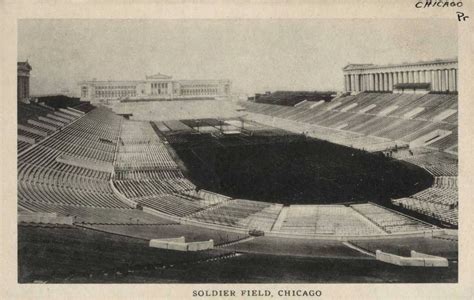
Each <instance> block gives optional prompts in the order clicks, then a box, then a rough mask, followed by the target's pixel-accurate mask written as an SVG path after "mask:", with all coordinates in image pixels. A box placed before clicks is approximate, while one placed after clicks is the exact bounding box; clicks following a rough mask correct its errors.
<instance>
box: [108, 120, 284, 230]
mask: <svg viewBox="0 0 474 300" xmlns="http://www.w3.org/2000/svg"><path fill="white" fill-rule="evenodd" d="M168 123H169V122H168ZM114 184H115V186H116V187H117V189H118V190H119V191H120V192H121V193H122V194H124V195H125V196H126V197H127V198H129V199H131V200H133V201H135V202H137V203H138V204H140V205H141V206H143V207H148V208H152V209H154V210H156V211H159V212H161V213H164V214H167V215H171V216H175V217H180V218H189V219H192V220H194V221H201V222H205V223H212V224H218V225H225V226H232V227H239V228H252V229H261V230H269V229H271V226H272V225H273V222H274V221H275V219H276V217H277V216H278V212H279V209H280V208H281V205H277V204H271V203H263V202H257V201H249V200H231V199H230V198H228V197H225V196H222V195H219V194H214V193H209V192H205V191H197V190H196V186H194V184H193V183H192V182H190V181H189V180H188V179H186V178H185V177H184V175H183V173H182V172H181V170H180V169H179V168H178V166H177V165H176V163H175V162H174V160H173V158H172V157H171V155H170V154H169V152H168V150H167V149H166V146H165V144H164V143H163V142H162V141H161V140H160V138H159V137H158V135H157V134H156V133H155V131H154V129H153V127H152V126H151V124H150V123H148V122H138V121H124V122H123V124H122V130H121V137H120V142H119V147H118V153H117V159H116V162H115V177H114Z"/></svg>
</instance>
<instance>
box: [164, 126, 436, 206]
mask: <svg viewBox="0 0 474 300" xmlns="http://www.w3.org/2000/svg"><path fill="white" fill-rule="evenodd" d="M169 142H170V145H171V146H172V147H173V149H174V151H175V152H176V154H177V155H178V157H179V159H180V160H181V161H182V163H183V164H184V166H185V168H186V170H185V172H186V173H187V176H188V178H189V179H191V180H192V181H193V183H194V184H195V185H196V186H197V187H198V188H200V189H206V190H209V191H213V192H216V193H221V194H224V195H227V196H230V197H233V198H241V199H251V200H257V201H265V202H276V203H282V204H285V205H290V204H331V203H346V202H361V201H371V202H375V203H379V204H383V205H390V199H395V198H401V197H406V196H409V195H412V194H414V193H417V192H419V191H421V190H423V189H426V188H428V187H430V186H431V185H432V183H433V177H432V175H431V174H430V173H428V172H427V171H426V170H424V169H422V168H420V167H418V166H415V165H412V164H409V163H406V162H403V161H398V160H395V159H392V158H388V157H385V156H384V155H382V154H381V153H368V152H365V151H362V150H357V149H353V148H349V147H345V146H340V145H337V144H333V143H329V142H326V141H321V140H317V139H311V138H304V137H302V136H300V135H291V134H290V135H286V136H281V135H279V136H275V137H273V138H269V136H268V135H266V136H264V137H263V136H259V135H258V134H255V135H252V136H244V135H240V136H232V137H225V136H224V137H215V136H212V135H209V134H198V135H196V134H194V135H185V134H183V135H179V138H176V136H174V138H172V139H169Z"/></svg>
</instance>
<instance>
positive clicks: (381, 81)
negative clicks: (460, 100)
mask: <svg viewBox="0 0 474 300" xmlns="http://www.w3.org/2000/svg"><path fill="white" fill-rule="evenodd" d="M343 72H344V90H345V91H346V92H352V93H358V92H363V91H387V92H391V91H393V90H397V91H398V90H400V89H399V88H398V87H397V85H398V84H403V85H405V84H423V83H428V84H429V85H428V89H429V91H435V92H457V90H458V60H457V59H446V60H434V61H425V62H415V63H403V64H397V65H373V64H349V65H347V66H346V67H345V68H344V69H343ZM403 85H402V86H403ZM413 86H417V85H413ZM421 86H426V85H420V87H421Z"/></svg>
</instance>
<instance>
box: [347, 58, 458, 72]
mask: <svg viewBox="0 0 474 300" xmlns="http://www.w3.org/2000/svg"><path fill="white" fill-rule="evenodd" d="M457 62H458V59H457V58H452V59H435V60H429V61H417V62H411V63H409V62H404V63H399V64H386V65H374V64H348V65H347V66H345V67H344V68H343V70H344V71H350V70H361V69H364V70H365V69H378V68H392V67H402V66H419V65H429V64H441V63H457Z"/></svg>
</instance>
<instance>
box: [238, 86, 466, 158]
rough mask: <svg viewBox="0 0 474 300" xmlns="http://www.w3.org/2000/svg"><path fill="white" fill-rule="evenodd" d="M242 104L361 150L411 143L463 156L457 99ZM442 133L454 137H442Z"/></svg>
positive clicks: (369, 96)
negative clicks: (439, 133)
mask: <svg viewBox="0 0 474 300" xmlns="http://www.w3.org/2000/svg"><path fill="white" fill-rule="evenodd" d="M242 105H243V106H245V107H246V108H247V110H248V111H249V112H253V113H256V114H260V115H266V116H269V117H275V118H279V119H284V120H287V121H290V122H293V124H294V126H298V128H302V127H301V124H306V125H308V126H306V127H304V128H305V129H304V130H308V131H311V130H315V131H316V132H314V133H312V134H313V136H315V137H318V138H321V139H326V140H329V141H334V142H338V141H339V143H343V144H347V145H349V146H353V147H357V148H364V149H366V150H367V149H373V150H374V151H378V150H383V149H386V148H391V147H393V146H394V145H395V144H396V145H398V146H402V145H408V144H410V145H411V146H417V147H418V146H426V147H430V148H432V149H436V150H439V151H445V150H446V151H449V152H451V153H457V144H458V134H457V127H458V120H457V110H458V100H457V95H443V94H425V95H408V94H387V93H360V94H358V95H354V96H345V97H339V98H336V99H334V100H333V101H330V102H324V101H319V102H314V101H308V102H305V103H303V104H301V105H297V106H296V107H289V106H282V105H272V104H261V103H252V102H245V103H242ZM280 125H282V126H285V125H287V123H283V124H280V122H279V126H280ZM300 131H301V130H300ZM438 131H443V132H450V134H448V135H447V136H444V137H443V136H439V138H437V136H438V135H437V132H438ZM364 137H368V138H367V139H366V140H364ZM351 139H356V140H355V141H351ZM388 141H391V142H392V143H388ZM377 144H380V145H378V146H375V145H377Z"/></svg>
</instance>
